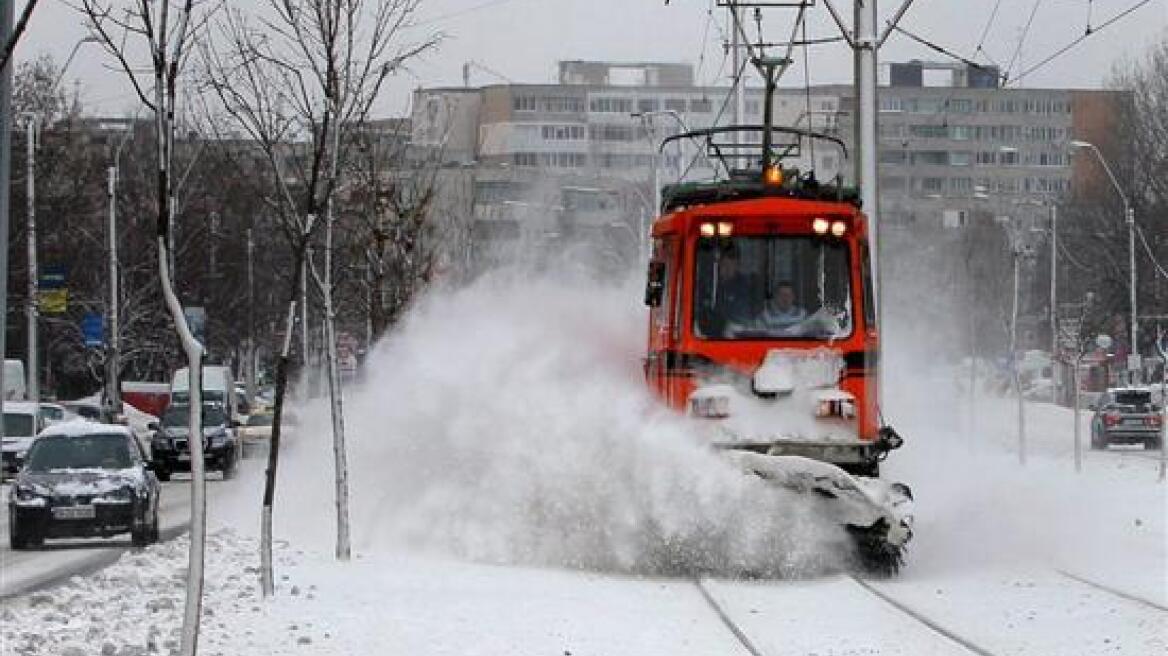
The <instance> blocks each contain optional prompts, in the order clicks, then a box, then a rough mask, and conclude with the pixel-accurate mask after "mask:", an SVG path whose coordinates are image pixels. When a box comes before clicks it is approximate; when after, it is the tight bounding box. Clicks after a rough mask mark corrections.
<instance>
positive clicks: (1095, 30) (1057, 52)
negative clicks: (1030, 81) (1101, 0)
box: [1006, 0, 1152, 84]
mask: <svg viewBox="0 0 1168 656" xmlns="http://www.w3.org/2000/svg"><path fill="white" fill-rule="evenodd" d="M1151 2H1152V0H1139V2H1137V3H1136V4H1134V5H1132V6H1131V7H1128V8H1127V9H1125V10H1123V11H1121V12H1119V13H1118V14H1116V15H1115V16H1112V17H1111V18H1109V19H1107V20H1106V21H1104V22H1102V23H1100V24H1099V26H1098V27H1096V28H1093V29H1092V30H1091V31H1089V32H1084V33H1083V34H1081V35H1079V36H1078V37H1076V38H1075V39H1073V40H1071V41H1070V42H1069V43H1067V44H1066V45H1064V46H1062V47H1061V48H1059V49H1058V50H1055V51H1054V52H1053V53H1051V54H1050V55H1048V56H1047V57H1046V58H1044V59H1043V60H1042V61H1040V62H1038V63H1037V64H1034V65H1033V66H1031V67H1030V68H1027V69H1025V70H1023V71H1021V72H1019V73H1018V75H1017V76H1015V77H1013V78H1011V79H1008V80H1007V81H1006V84H1011V83H1013V82H1016V81H1019V80H1021V79H1022V78H1024V77H1025V76H1027V75H1030V74H1031V73H1033V72H1035V71H1037V70H1038V69H1040V68H1043V67H1044V66H1046V65H1047V64H1049V63H1051V62H1052V61H1054V60H1056V59H1058V58H1059V57H1061V56H1063V55H1064V54H1066V53H1067V52H1068V51H1069V50H1071V49H1072V48H1074V47H1075V46H1077V45H1079V44H1080V43H1082V42H1083V41H1086V40H1087V39H1088V38H1090V37H1092V36H1094V35H1096V34H1098V33H1099V32H1101V31H1103V30H1104V29H1105V28H1107V27H1109V26H1111V25H1113V24H1115V23H1116V22H1117V21H1119V20H1120V19H1122V18H1124V17H1125V16H1127V15H1128V14H1131V13H1132V12H1134V11H1136V10H1137V9H1139V8H1140V7H1143V6H1144V5H1146V4H1149V3H1151Z"/></svg>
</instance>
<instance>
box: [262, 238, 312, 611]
mask: <svg viewBox="0 0 1168 656" xmlns="http://www.w3.org/2000/svg"><path fill="white" fill-rule="evenodd" d="M304 251H305V242H304V241H301V243H300V244H299V245H298V246H297V248H296V250H295V253H294V254H293V268H292V270H293V271H295V272H296V273H295V274H294V275H293V277H292V284H291V285H290V286H289V290H288V318H287V320H286V321H285V323H284V344H283V346H282V347H281V349H280V357H279V359H278V360H277V361H276V399H275V407H274V409H273V411H272V437H271V439H270V440H269V442H268V468H267V471H266V473H265V476H264V498H263V509H262V512H261V518H260V588H261V590H262V592H263V595H264V597H265V598H267V597H271V596H272V595H273V594H275V591H276V586H275V576H274V574H273V572H272V504H273V502H274V501H275V498H276V473H277V470H278V468H279V464H280V435H281V433H283V430H282V424H283V419H282V418H283V415H284V398H285V396H286V394H287V390H288V368H289V366H290V363H291V359H292V335H293V333H294V332H295V331H296V299H297V297H298V296H299V295H300V289H301V287H300V282H301V281H300V274H301V272H302V271H303V270H304V269H303V267H302V264H303V263H304ZM301 329H302V330H303V329H306V327H305V326H301Z"/></svg>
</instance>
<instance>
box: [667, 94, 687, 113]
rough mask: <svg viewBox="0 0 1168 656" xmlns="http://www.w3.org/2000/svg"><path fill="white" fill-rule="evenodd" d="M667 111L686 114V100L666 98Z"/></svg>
mask: <svg viewBox="0 0 1168 656" xmlns="http://www.w3.org/2000/svg"><path fill="white" fill-rule="evenodd" d="M665 109H667V110H669V111H671V112H679V113H682V114H684V113H685V98H666V99H665Z"/></svg>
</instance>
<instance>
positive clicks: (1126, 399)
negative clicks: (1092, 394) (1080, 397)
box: [1091, 387, 1164, 450]
mask: <svg viewBox="0 0 1168 656" xmlns="http://www.w3.org/2000/svg"><path fill="white" fill-rule="evenodd" d="M1092 407H1093V408H1094V409H1095V415H1094V416H1093V417H1092V418H1091V448H1092V449H1106V448H1107V447H1108V446H1110V445H1112V444H1143V445H1144V448H1145V449H1149V450H1150V449H1159V448H1160V447H1161V445H1162V440H1163V433H1162V429H1161V425H1162V422H1163V421H1164V416H1163V414H1162V411H1161V406H1159V405H1157V403H1156V399H1155V398H1154V396H1153V391H1152V390H1151V389H1149V388H1146V387H1117V388H1112V389H1109V390H1107V391H1106V392H1104V393H1102V394H1101V395H1100V396H1099V398H1098V399H1097V400H1096V401H1095V402H1094V403H1093V404H1092Z"/></svg>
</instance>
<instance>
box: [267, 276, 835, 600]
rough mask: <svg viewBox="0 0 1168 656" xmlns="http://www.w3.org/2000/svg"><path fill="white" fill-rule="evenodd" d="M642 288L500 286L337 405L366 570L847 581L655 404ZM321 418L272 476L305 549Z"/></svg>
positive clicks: (321, 494) (296, 439)
mask: <svg viewBox="0 0 1168 656" xmlns="http://www.w3.org/2000/svg"><path fill="white" fill-rule="evenodd" d="M639 287H640V276H631V277H630V281H629V282H627V283H620V284H614V283H601V282H596V281H595V280H592V279H590V278H589V277H588V276H586V275H581V274H561V275H560V276H559V277H555V276H547V275H542V276H535V275H532V274H531V273H530V272H529V271H528V272H518V271H510V272H505V271H503V272H496V273H494V274H492V275H488V276H486V277H483V278H481V279H479V280H478V281H477V282H475V283H473V284H471V285H470V286H468V287H466V288H463V289H460V290H456V291H448V292H435V293H432V294H430V295H429V296H427V297H426V298H424V299H423V300H422V301H420V302H419V303H418V305H417V306H416V307H414V308H413V309H412V311H411V312H410V313H409V314H408V316H406V317H405V318H404V320H403V321H402V322H401V323H400V324H399V325H398V326H397V327H396V329H395V331H394V332H393V333H392V334H390V335H388V336H387V337H386V338H385V339H384V340H383V341H382V342H381V343H380V344H378V345H377V347H376V348H375V350H374V351H373V352H372V353H371V355H370V357H369V360H368V362H367V363H366V369H365V377H364V379H363V381H362V382H361V383H360V384H358V385H355V386H353V387H352V388H349V389H348V390H346V401H345V403H346V422H347V424H348V425H349V426H350V427H351V429H350V431H349V437H350V462H351V463H352V472H351V474H352V482H353V493H352V497H353V515H352V517H353V532H354V544H355V546H356V548H357V549H358V551H360V550H366V551H371V550H378V549H389V548H402V547H408V548H413V549H422V550H428V551H440V552H445V553H451V554H455V555H457V556H460V557H465V558H470V559H474V560H479V561H485V562H495V563H522V564H534V565H545V566H557V567H568V568H581V569H591V570H603V571H615V572H623V573H631V574H648V575H654V574H666V575H670V574H694V573H712V574H720V575H730V576H737V575H756V576H768V577H769V576H803V575H809V574H815V573H818V572H822V571H826V570H831V569H835V568H838V567H840V566H841V565H842V559H843V557H844V555H846V554H847V548H846V547H844V546H842V544H843V543H844V541H845V538H844V536H843V534H842V533H843V532H842V530H841V529H840V528H839V527H836V526H834V525H830V524H828V523H827V522H826V521H825V520H822V519H820V518H818V517H816V516H814V515H813V514H812V512H811V511H810V509H808V508H807V507H806V506H805V504H803V503H801V502H800V499H799V498H797V497H794V496H792V495H791V494H790V493H788V492H786V491H784V490H780V489H776V488H774V487H773V486H770V485H768V484H766V483H765V482H764V481H762V480H761V479H758V478H757V477H755V476H752V475H747V474H745V473H743V472H741V471H739V470H738V469H736V468H734V467H733V466H731V465H730V464H729V463H727V462H726V461H725V460H723V459H722V458H721V457H720V456H719V455H718V454H717V453H715V452H714V451H713V450H711V449H709V448H708V447H706V446H704V445H702V444H700V443H698V441H697V438H696V437H695V436H694V435H693V434H691V433H690V432H689V431H687V427H686V423H685V422H686V420H685V419H684V418H682V417H679V416H677V415H675V414H673V413H672V412H671V411H667V410H665V409H664V408H662V407H661V406H660V405H659V404H658V403H657V401H656V400H654V399H653V398H652V397H651V396H650V393H649V392H648V390H647V388H646V387H645V384H644V382H643V374H642V370H641V358H642V357H643V355H644V330H645V327H644V326H645V313H644V309H643V307H642V306H640V305H639V300H640V297H641V293H640V289H639ZM325 405H326V404H324V403H320V404H315V405H313V406H312V407H311V408H310V409H309V410H308V411H307V412H306V413H305V417H304V419H305V421H304V424H303V425H302V426H301V427H300V428H299V429H298V433H297V434H295V435H294V436H293V438H292V439H290V440H289V443H288V447H287V456H288V457H287V460H286V462H287V463H288V464H287V465H286V468H285V470H284V472H283V474H284V479H285V482H284V483H283V484H282V490H283V491H282V493H281V494H282V496H283V500H282V503H281V504H280V505H281V506H282V507H283V508H284V510H283V511H282V512H280V513H278V514H279V515H281V516H282V517H283V519H282V520H278V521H280V522H281V523H282V524H283V525H284V531H285V532H289V531H290V532H294V533H295V534H297V536H298V537H299V538H304V539H310V538H311V536H313V535H316V536H318V539H320V538H323V537H324V536H327V535H328V534H329V533H330V532H329V531H328V530H326V529H325V528H324V527H325V526H328V525H329V524H328V523H323V522H331V521H332V520H331V518H330V517H329V516H328V509H329V508H331V496H330V495H331V490H330V488H329V484H328V483H329V481H331V477H332V475H331V472H330V470H329V467H331V459H330V458H329V456H328V444H329V440H328V439H327V436H328V429H327V426H328V424H327V409H326V407H325ZM288 508H295V509H296V510H295V511H294V512H292V511H289V510H287V509H288ZM294 539H296V538H294Z"/></svg>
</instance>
